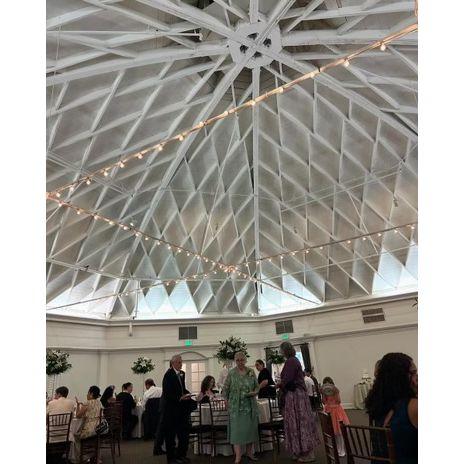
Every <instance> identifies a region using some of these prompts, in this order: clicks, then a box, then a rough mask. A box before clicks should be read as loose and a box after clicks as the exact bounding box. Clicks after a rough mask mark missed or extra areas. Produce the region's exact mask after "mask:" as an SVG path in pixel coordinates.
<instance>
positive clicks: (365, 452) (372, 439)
mask: <svg viewBox="0 0 464 464" xmlns="http://www.w3.org/2000/svg"><path fill="white" fill-rule="evenodd" d="M340 426H341V429H342V434H343V439H344V440H345V447H346V459H347V463H348V464H356V463H357V462H359V460H361V461H369V462H370V463H372V464H374V463H375V464H383V463H385V464H396V458H395V448H394V445H393V438H392V433H391V430H390V429H389V428H386V427H367V426H363V425H344V424H342V423H340Z"/></svg>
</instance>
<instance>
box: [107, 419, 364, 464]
mask: <svg viewBox="0 0 464 464" xmlns="http://www.w3.org/2000/svg"><path fill="white" fill-rule="evenodd" d="M347 414H348V417H349V418H350V420H351V422H352V423H353V424H360V425H368V420H367V416H366V414H364V412H363V411H359V410H348V411H347ZM152 451H153V442H151V441H150V442H148V441H143V440H134V441H130V442H123V443H122V448H121V457H117V458H116V463H117V464H165V463H166V456H153V455H152ZM189 457H190V458H191V460H192V464H209V462H210V460H209V456H195V455H193V454H192V452H191V451H190V453H189ZM258 457H259V462H258V463H257V464H259V463H261V464H271V463H272V453H271V452H270V451H269V452H266V453H263V454H262V455H259V456H258ZM102 458H103V464H109V463H110V462H111V457H110V456H109V455H108V454H107V453H105V454H104V455H103V456H102ZM233 461H234V460H233V457H232V456H229V457H224V456H218V457H216V458H214V461H213V462H214V463H217V464H225V463H228V464H230V463H233ZM242 462H243V463H244V464H245V463H246V462H247V460H246V459H243V460H242ZM278 462H279V463H282V464H290V463H292V464H294V461H292V459H291V457H290V455H289V454H288V453H286V452H285V451H284V450H283V451H282V453H281V454H280V456H279V457H278ZM325 462H326V460H325V456H324V450H323V447H322V446H320V447H319V448H318V449H317V451H316V463H317V464H324V463H325ZM342 462H343V463H344V462H345V460H343V459H342Z"/></svg>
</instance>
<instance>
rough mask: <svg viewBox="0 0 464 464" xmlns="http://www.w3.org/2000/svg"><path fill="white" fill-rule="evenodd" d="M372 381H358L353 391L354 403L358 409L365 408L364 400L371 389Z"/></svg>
mask: <svg viewBox="0 0 464 464" xmlns="http://www.w3.org/2000/svg"><path fill="white" fill-rule="evenodd" d="M371 386H372V384H371V383H357V384H356V385H355V386H354V391H353V403H354V407H355V408H356V409H364V401H365V399H366V397H367V394H368V393H369V390H370V389H371Z"/></svg>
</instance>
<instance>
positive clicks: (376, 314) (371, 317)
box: [361, 308, 385, 324]
mask: <svg viewBox="0 0 464 464" xmlns="http://www.w3.org/2000/svg"><path fill="white" fill-rule="evenodd" d="M361 314H362V318H363V321H364V324H370V323H371V322H383V321H385V314H384V312H383V309H382V308H372V309H363V310H362V311H361Z"/></svg>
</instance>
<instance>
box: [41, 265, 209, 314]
mask: <svg viewBox="0 0 464 464" xmlns="http://www.w3.org/2000/svg"><path fill="white" fill-rule="evenodd" d="M209 272H210V271H209ZM209 272H205V273H203V274H195V275H192V276H188V277H178V278H176V279H168V280H161V281H160V282H156V283H154V284H150V285H145V286H143V287H140V286H138V287H137V288H134V289H132V290H125V291H123V292H117V293H111V294H110V295H103V296H99V297H95V298H89V299H88V300H82V301H76V302H74V303H68V304H65V305H60V306H53V307H52V308H46V311H54V310H56V309H64V308H69V307H72V306H76V305H80V304H85V303H93V302H95V301H101V300H106V299H108V298H115V297H121V296H129V295H131V294H137V293H138V292H141V291H144V290H148V289H150V288H153V287H159V286H161V285H166V286H169V285H170V284H175V283H178V282H191V281H195V280H198V278H199V277H200V278H206V277H207V276H208V275H209Z"/></svg>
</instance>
